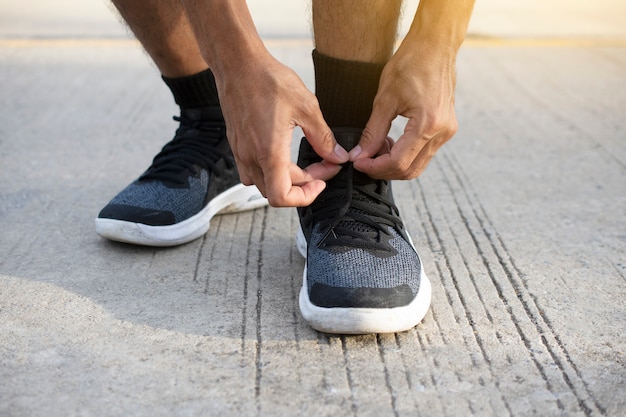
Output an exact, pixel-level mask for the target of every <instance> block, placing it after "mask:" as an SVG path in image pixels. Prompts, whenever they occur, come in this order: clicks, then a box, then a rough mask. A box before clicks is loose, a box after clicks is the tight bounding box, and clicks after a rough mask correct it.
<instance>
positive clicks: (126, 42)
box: [0, 36, 626, 48]
mask: <svg viewBox="0 0 626 417" xmlns="http://www.w3.org/2000/svg"><path fill="white" fill-rule="evenodd" d="M264 42H265V44H266V45H267V46H268V47H304V46H312V45H313V42H312V41H311V40H310V39H306V38H285V39H276V38H268V39H264ZM120 46H125V47H128V46H131V47H138V46H139V42H138V41H137V40H135V39H130V38H4V39H2V38H0V48H48V47H55V48H74V47H87V48H98V47H120ZM463 46H464V47H466V48H555V47H626V39H620V38H611V39H608V38H495V37H494V38H492V37H480V36H469V37H468V38H467V39H466V40H465V43H464V44H463Z"/></svg>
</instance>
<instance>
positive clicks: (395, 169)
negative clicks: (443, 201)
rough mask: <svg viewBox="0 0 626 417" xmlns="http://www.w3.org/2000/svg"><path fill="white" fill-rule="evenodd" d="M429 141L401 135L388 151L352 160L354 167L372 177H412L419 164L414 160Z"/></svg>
mask: <svg viewBox="0 0 626 417" xmlns="http://www.w3.org/2000/svg"><path fill="white" fill-rule="evenodd" d="M430 141H431V140H430V139H427V138H423V137H422V138H418V139H417V140H416V139H414V138H410V139H409V138H407V137H406V135H403V136H401V137H400V139H398V141H397V142H396V143H395V144H394V145H393V147H392V148H391V149H390V152H389V153H385V154H382V155H380V156H378V157H375V158H363V159H359V160H357V161H354V168H356V169H357V170H358V171H362V172H364V173H366V174H367V175H369V176H370V177H372V178H378V179H389V180H391V179H409V178H411V177H413V178H414V177H415V176H417V175H416V167H417V166H420V165H419V162H418V163H417V164H416V160H417V159H418V158H419V157H420V153H421V152H422V150H423V149H424V148H425V147H426V146H427V145H428V144H429V142H430ZM427 151H428V150H427ZM427 153H428V152H427ZM422 157H423V156H422Z"/></svg>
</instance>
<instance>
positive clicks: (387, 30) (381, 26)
mask: <svg viewBox="0 0 626 417" xmlns="http://www.w3.org/2000/svg"><path fill="white" fill-rule="evenodd" d="M401 6H402V1H401V0H365V1H363V0H343V1H337V0H313V32H314V36H315V47H316V49H317V50H318V52H319V53H321V54H324V55H327V56H331V57H333V58H339V59H344V60H348V61H361V62H374V63H383V64H384V63H385V62H387V60H388V59H389V57H390V56H391V53H392V52H393V47H394V43H395V41H396V35H397V30H398V20H399V17H400V9H401Z"/></svg>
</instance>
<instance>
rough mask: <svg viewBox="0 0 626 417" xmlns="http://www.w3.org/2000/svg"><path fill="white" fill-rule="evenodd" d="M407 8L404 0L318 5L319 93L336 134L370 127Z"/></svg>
mask: <svg viewBox="0 0 626 417" xmlns="http://www.w3.org/2000/svg"><path fill="white" fill-rule="evenodd" d="M401 5H402V2H401V0H365V1H363V0H346V1H341V2H339V1H336V0H314V1H313V31H314V35H315V46H316V50H315V51H314V53H313V63H314V65H315V92H316V95H317V98H318V100H319V103H320V108H321V110H322V114H323V115H324V118H325V119H326V122H327V123H328V125H329V126H330V127H331V128H332V127H339V126H343V127H355V128H361V129H362V128H364V127H365V125H366V123H367V120H368V119H369V117H370V114H371V112H372V104H373V102H374V97H375V95H376V91H377V90H378V81H379V79H380V74H381V72H382V69H383V67H384V65H385V63H386V62H387V61H388V60H389V58H390V57H391V54H392V52H393V49H394V44H395V41H396V32H397V26H398V20H399V17H400V8H401ZM342 145H343V144H342Z"/></svg>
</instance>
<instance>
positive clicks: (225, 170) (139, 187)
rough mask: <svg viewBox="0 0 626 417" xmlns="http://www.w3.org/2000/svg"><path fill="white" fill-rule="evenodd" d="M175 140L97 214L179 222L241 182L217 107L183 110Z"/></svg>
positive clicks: (148, 221)
mask: <svg viewBox="0 0 626 417" xmlns="http://www.w3.org/2000/svg"><path fill="white" fill-rule="evenodd" d="M174 120H176V121H178V122H180V124H179V127H178V129H177V130H176V134H175V136H174V138H173V139H172V140H171V141H170V142H168V143H167V144H166V145H165V146H164V147H163V148H162V150H161V151H160V152H159V153H158V154H157V155H156V156H155V157H154V159H153V161H152V164H151V166H150V167H149V168H148V169H147V170H146V171H145V172H144V173H143V174H142V175H141V176H140V177H139V178H138V179H137V180H136V181H134V182H133V183H132V184H130V185H129V186H128V187H126V188H125V189H124V190H122V191H121V192H120V193H119V194H118V195H116V196H115V197H114V198H113V199H112V200H111V202H110V203H109V204H108V205H107V206H105V207H104V208H103V209H102V211H101V212H100V214H99V215H98V217H99V218H110V219H116V220H123V221H129V222H135V223H142V224H148V225H152V226H163V225H170V224H174V223H178V222H180V221H183V220H185V219H187V218H189V217H191V216H193V215H194V214H196V213H198V212H199V211H200V210H201V209H202V208H203V207H204V206H205V205H206V204H207V203H208V202H209V201H210V200H211V199H213V198H214V197H215V196H216V195H218V194H220V193H221V192H223V191H225V190H226V189H228V188H230V187H232V186H234V185H236V184H238V183H239V182H240V180H239V175H238V172H237V167H236V164H235V160H234V157H233V154H232V152H231V150H230V146H229V144H228V140H227V139H226V125H225V122H224V118H223V116H222V113H221V110H220V108H219V107H205V108H196V109H182V110H181V115H180V117H176V116H175V117H174Z"/></svg>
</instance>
